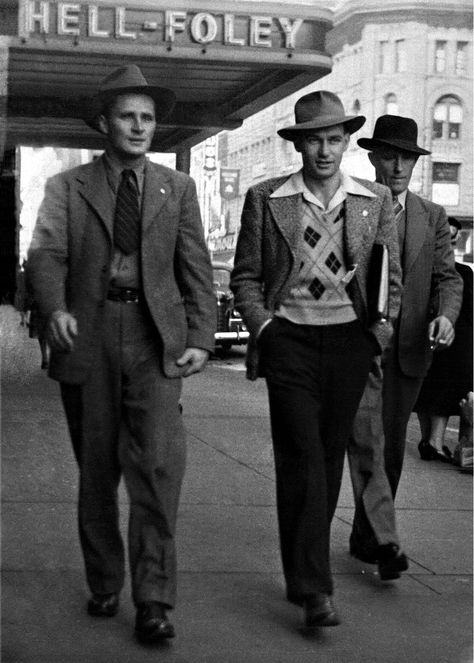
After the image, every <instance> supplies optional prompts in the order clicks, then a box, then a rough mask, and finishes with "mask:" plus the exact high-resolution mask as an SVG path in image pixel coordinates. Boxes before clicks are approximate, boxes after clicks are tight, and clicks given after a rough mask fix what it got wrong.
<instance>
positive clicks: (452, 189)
mask: <svg viewBox="0 0 474 663" xmlns="http://www.w3.org/2000/svg"><path fill="white" fill-rule="evenodd" d="M432 201H433V202H434V203H438V204H439V205H450V206H455V205H459V164H458V163H441V162H436V163H433V190H432Z"/></svg>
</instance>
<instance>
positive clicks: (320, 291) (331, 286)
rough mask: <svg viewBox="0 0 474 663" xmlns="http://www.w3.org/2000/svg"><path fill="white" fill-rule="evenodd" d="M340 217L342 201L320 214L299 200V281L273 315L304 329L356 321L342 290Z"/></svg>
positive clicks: (344, 274) (344, 280) (344, 272)
mask: <svg viewBox="0 0 474 663" xmlns="http://www.w3.org/2000/svg"><path fill="white" fill-rule="evenodd" d="M344 213H345V206H344V201H343V202H341V203H340V204H339V205H337V206H336V207H334V208H333V209H331V210H330V211H324V210H322V209H321V208H320V207H318V205H316V204H314V203H311V202H309V201H308V200H306V199H305V198H304V197H303V205H302V216H301V219H300V227H301V234H300V241H299V258H300V270H299V278H298V282H297V283H296V284H295V286H294V287H293V288H292V289H291V291H290V294H289V296H288V297H287V298H286V299H285V300H284V301H283V302H282V303H281V305H280V308H279V309H278V310H277V311H276V312H275V315H277V316H279V317H283V318H286V319H288V320H290V321H291V322H294V323H297V324H306V325H334V324H341V323H345V322H351V321H352V320H355V319H356V317H357V316H356V313H355V311H354V307H353V306H352V302H351V299H350V297H349V295H348V294H347V290H346V286H347V278H348V277H347V269H346V266H345V264H344V250H343V229H344V218H345V216H344Z"/></svg>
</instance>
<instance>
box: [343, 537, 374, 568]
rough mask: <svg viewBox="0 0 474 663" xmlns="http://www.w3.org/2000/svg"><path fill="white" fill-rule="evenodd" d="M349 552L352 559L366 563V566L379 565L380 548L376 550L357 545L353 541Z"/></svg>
mask: <svg viewBox="0 0 474 663" xmlns="http://www.w3.org/2000/svg"><path fill="white" fill-rule="evenodd" d="M349 552H350V554H351V555H352V557H355V558H356V559H358V560H360V561H361V562H364V563H365V564H377V561H378V546H377V547H374V548H370V547H364V546H359V545H355V544H354V543H353V542H352V541H351V542H350V543H349Z"/></svg>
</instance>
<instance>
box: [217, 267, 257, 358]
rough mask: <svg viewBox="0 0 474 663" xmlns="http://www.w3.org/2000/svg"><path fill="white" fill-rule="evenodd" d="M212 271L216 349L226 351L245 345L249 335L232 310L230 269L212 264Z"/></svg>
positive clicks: (237, 314) (232, 297)
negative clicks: (235, 346)
mask: <svg viewBox="0 0 474 663" xmlns="http://www.w3.org/2000/svg"><path fill="white" fill-rule="evenodd" d="M212 271H213V276H214V292H215V293H216V304H217V331H216V334H215V340H216V348H219V349H220V350H223V351H227V350H230V348H231V347H232V345H242V344H244V343H247V340H248V337H249V333H248V331H247V327H246V326H245V325H244V323H243V321H242V317H241V315H240V313H239V312H238V311H236V310H235V308H234V295H233V294H232V292H231V290H230V288H229V281H230V273H231V271H232V267H231V266H230V265H228V264H227V263H225V262H213V263H212Z"/></svg>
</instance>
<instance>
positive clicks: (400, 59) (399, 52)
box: [395, 39, 407, 72]
mask: <svg viewBox="0 0 474 663" xmlns="http://www.w3.org/2000/svg"><path fill="white" fill-rule="evenodd" d="M406 70H407V51H406V42H405V40H404V39H397V41H396V42H395V71H398V72H403V71H406Z"/></svg>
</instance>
